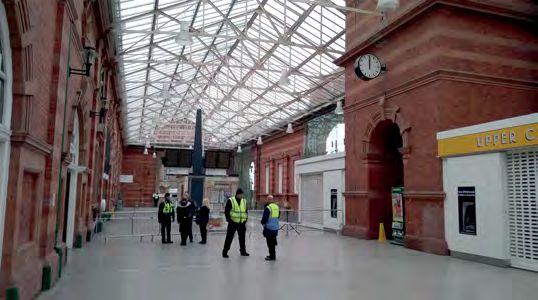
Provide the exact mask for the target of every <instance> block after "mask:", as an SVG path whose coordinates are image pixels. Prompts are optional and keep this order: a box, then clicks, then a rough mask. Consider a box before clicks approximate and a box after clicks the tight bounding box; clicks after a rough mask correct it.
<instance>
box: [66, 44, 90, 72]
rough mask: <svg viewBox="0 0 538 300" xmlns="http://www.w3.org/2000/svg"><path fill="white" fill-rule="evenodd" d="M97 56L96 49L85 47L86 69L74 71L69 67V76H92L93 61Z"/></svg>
mask: <svg viewBox="0 0 538 300" xmlns="http://www.w3.org/2000/svg"><path fill="white" fill-rule="evenodd" d="M96 56H97V52H95V48H93V47H90V46H84V69H72V68H71V67H69V76H71V75H82V76H90V69H91V67H92V60H93V59H94V58H95V57H96Z"/></svg>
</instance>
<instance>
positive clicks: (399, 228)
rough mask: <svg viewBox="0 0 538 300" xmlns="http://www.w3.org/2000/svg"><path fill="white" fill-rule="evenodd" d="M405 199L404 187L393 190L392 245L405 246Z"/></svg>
mask: <svg viewBox="0 0 538 300" xmlns="http://www.w3.org/2000/svg"><path fill="white" fill-rule="evenodd" d="M404 225H405V220H404V198H403V187H395V188H392V238H393V240H392V243H393V244H398V245H403V239H404V235H405V232H404V229H405V228H404Z"/></svg>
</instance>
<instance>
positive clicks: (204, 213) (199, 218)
mask: <svg viewBox="0 0 538 300" xmlns="http://www.w3.org/2000/svg"><path fill="white" fill-rule="evenodd" d="M196 223H197V224H207V223H209V207H207V206H205V205H202V207H200V209H199V210H198V214H197V215H196Z"/></svg>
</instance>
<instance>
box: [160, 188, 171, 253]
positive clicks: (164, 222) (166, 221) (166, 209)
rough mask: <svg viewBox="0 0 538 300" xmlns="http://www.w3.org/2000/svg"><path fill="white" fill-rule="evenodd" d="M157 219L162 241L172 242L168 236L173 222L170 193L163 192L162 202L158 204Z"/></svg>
mask: <svg viewBox="0 0 538 300" xmlns="http://www.w3.org/2000/svg"><path fill="white" fill-rule="evenodd" d="M157 219H158V220H159V224H161V240H162V243H163V244H171V243H173V242H172V239H171V238H170V230H171V229H172V222H174V205H173V204H172V202H171V201H170V193H166V194H164V202H161V204H159V209H158V213H157ZM165 231H166V236H165Z"/></svg>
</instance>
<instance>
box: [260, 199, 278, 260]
mask: <svg viewBox="0 0 538 300" xmlns="http://www.w3.org/2000/svg"><path fill="white" fill-rule="evenodd" d="M279 219H280V209H279V207H278V205H277V204H276V203H274V202H273V196H271V195H269V196H267V202H266V203H265V208H264V209H263V216H262V220H261V223H262V225H263V236H264V237H265V239H266V241H267V248H268V249H269V256H267V257H266V258H265V260H267V261H271V260H275V259H276V249H275V248H276V246H277V245H278V243H277V239H276V237H277V236H278V230H279Z"/></svg>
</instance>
